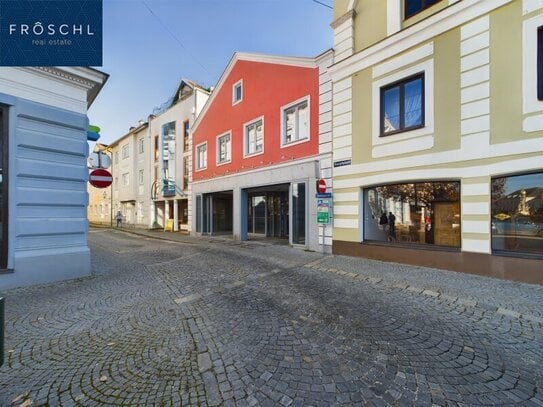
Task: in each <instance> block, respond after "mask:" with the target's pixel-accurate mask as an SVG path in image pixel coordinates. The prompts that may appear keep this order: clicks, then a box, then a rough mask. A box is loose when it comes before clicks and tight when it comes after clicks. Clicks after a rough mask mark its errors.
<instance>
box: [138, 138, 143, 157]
mask: <svg viewBox="0 0 543 407" xmlns="http://www.w3.org/2000/svg"><path fill="white" fill-rule="evenodd" d="M144 148H145V139H144V138H143V137H142V138H140V139H139V140H138V151H139V153H140V154H142V153H143V151H144Z"/></svg>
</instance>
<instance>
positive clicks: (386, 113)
mask: <svg viewBox="0 0 543 407" xmlns="http://www.w3.org/2000/svg"><path fill="white" fill-rule="evenodd" d="M380 117H381V118H380V120H381V136H388V135H391V134H396V133H401V132H404V131H409V130H414V129H418V128H421V127H424V74H423V73H421V74H417V75H415V76H411V77H410V78H407V79H403V80H401V81H398V82H395V83H393V84H390V85H387V86H384V87H382V88H381V116H380Z"/></svg>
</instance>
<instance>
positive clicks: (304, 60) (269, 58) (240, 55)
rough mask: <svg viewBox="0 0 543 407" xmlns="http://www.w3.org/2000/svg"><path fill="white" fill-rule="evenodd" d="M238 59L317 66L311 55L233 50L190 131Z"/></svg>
mask: <svg viewBox="0 0 543 407" xmlns="http://www.w3.org/2000/svg"><path fill="white" fill-rule="evenodd" d="M238 61H250V62H259V63H264V64H276V65H289V66H295V67H300V68H315V67H317V64H316V62H315V58H311V57H290V56H277V55H266V54H249V53H244V52H234V55H232V58H231V59H230V62H229V63H228V65H227V66H226V69H225V70H224V71H223V73H222V75H221V77H220V78H219V81H218V82H217V86H216V87H215V89H214V90H213V92H211V96H210V97H209V99H207V102H206V104H205V105H204V108H203V109H202V111H201V112H200V114H199V115H198V117H197V118H196V120H195V121H194V124H193V125H192V129H191V130H192V131H195V130H196V128H197V127H198V125H199V124H200V121H201V118H202V117H204V116H205V115H206V113H207V110H208V109H209V106H211V104H212V103H213V101H214V100H215V95H217V94H218V93H219V92H220V91H221V89H222V87H223V85H224V82H225V81H226V79H227V78H228V76H229V75H230V72H231V71H232V69H233V68H234V66H235V65H236V63H237V62H238Z"/></svg>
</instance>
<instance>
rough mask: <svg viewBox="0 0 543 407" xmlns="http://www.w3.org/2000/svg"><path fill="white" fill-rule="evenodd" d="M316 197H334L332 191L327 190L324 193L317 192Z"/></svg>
mask: <svg viewBox="0 0 543 407" xmlns="http://www.w3.org/2000/svg"><path fill="white" fill-rule="evenodd" d="M315 198H332V193H331V192H326V193H324V194H315Z"/></svg>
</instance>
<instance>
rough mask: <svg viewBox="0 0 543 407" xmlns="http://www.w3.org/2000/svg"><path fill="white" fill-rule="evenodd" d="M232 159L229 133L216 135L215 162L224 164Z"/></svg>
mask: <svg viewBox="0 0 543 407" xmlns="http://www.w3.org/2000/svg"><path fill="white" fill-rule="evenodd" d="M231 160H232V142H231V137H230V133H227V134H224V135H222V136H219V137H217V164H225V163H228V162H230V161H231Z"/></svg>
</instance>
